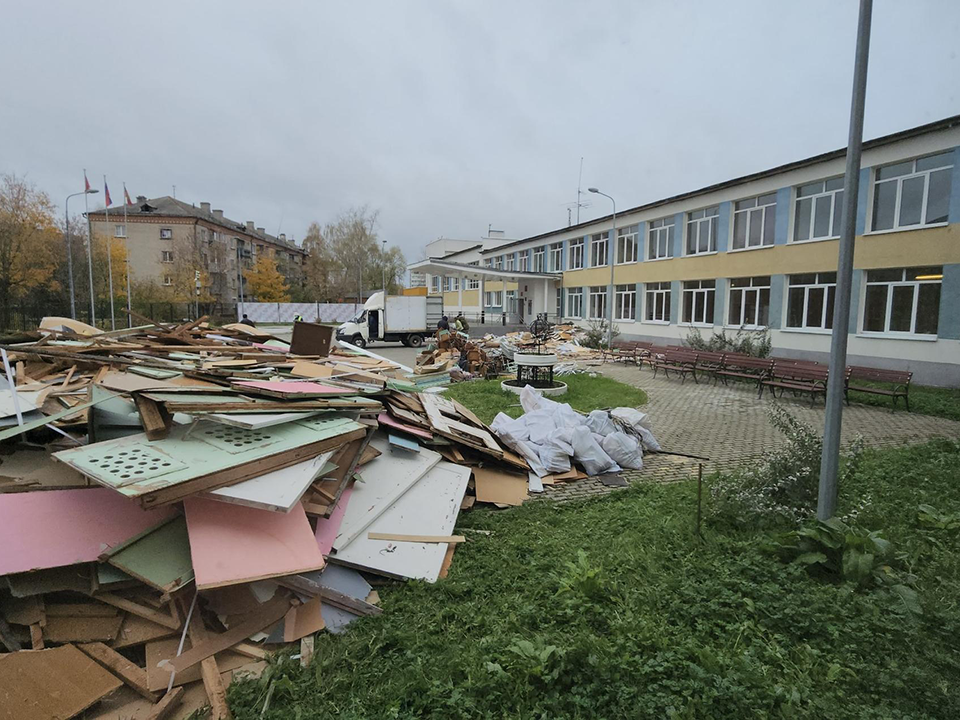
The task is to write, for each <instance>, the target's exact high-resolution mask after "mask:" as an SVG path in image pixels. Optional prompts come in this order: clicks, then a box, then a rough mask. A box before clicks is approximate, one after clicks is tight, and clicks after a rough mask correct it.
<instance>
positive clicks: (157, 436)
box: [133, 393, 173, 440]
mask: <svg viewBox="0 0 960 720" xmlns="http://www.w3.org/2000/svg"><path fill="white" fill-rule="evenodd" d="M133 401H134V403H136V406H137V412H138V413H139V414H140V422H141V424H142V425H143V429H144V431H145V432H146V434H147V439H148V440H162V439H163V438H165V437H167V435H168V434H169V433H170V426H171V425H172V424H173V416H172V415H171V414H170V413H169V412H168V411H167V409H166V408H165V407H164V406H163V405H161V404H160V403H158V402H155V401H153V400H151V399H150V398H148V397H146V396H144V395H143V394H141V393H136V394H135V395H134V396H133Z"/></svg>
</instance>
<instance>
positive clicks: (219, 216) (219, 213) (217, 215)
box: [213, 210, 223, 220]
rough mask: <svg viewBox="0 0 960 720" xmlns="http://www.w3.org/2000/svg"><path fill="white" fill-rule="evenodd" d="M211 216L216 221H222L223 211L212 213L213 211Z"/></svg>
mask: <svg viewBox="0 0 960 720" xmlns="http://www.w3.org/2000/svg"><path fill="white" fill-rule="evenodd" d="M213 216H214V217H215V218H216V219H217V220H223V210H214V211H213Z"/></svg>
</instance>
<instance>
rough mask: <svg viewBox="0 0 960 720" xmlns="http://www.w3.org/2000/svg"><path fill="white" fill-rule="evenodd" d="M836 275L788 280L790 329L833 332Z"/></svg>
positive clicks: (810, 275)
mask: <svg viewBox="0 0 960 720" xmlns="http://www.w3.org/2000/svg"><path fill="white" fill-rule="evenodd" d="M836 292H837V274H836V273H835V272H823V273H803V274H802V275H790V276H789V277H788V278H787V327H790V328H799V329H802V330H830V329H832V328H833V301H834V296H835V295H836Z"/></svg>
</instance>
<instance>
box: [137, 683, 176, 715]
mask: <svg viewBox="0 0 960 720" xmlns="http://www.w3.org/2000/svg"><path fill="white" fill-rule="evenodd" d="M182 696H183V688H182V687H175V688H170V692H168V693H166V694H165V695H164V696H163V697H162V698H160V702H158V703H157V704H156V705H154V706H153V709H152V710H151V711H150V714H149V715H147V718H146V720H169V718H172V717H173V713H174V712H176V709H177V706H178V705H179V704H180V699H181V697H182Z"/></svg>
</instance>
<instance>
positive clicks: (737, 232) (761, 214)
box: [733, 193, 777, 250]
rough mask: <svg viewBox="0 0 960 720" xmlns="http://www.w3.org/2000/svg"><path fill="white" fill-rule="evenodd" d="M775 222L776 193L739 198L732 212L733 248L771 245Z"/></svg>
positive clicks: (742, 248) (741, 248)
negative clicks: (746, 198) (744, 198)
mask: <svg viewBox="0 0 960 720" xmlns="http://www.w3.org/2000/svg"><path fill="white" fill-rule="evenodd" d="M776 222H777V194H776V193H769V194H767V195H761V196H760V197H755V198H750V199H748V200H740V201H739V202H737V203H736V204H735V205H734V212H733V249H734V250H744V249H746V248H758V247H765V246H767V245H773V231H774V226H775V225H776Z"/></svg>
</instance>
